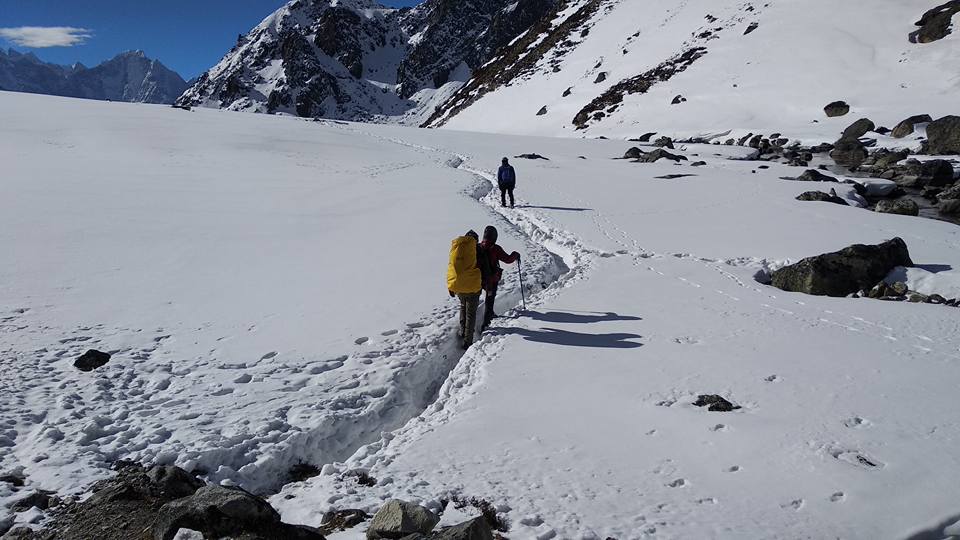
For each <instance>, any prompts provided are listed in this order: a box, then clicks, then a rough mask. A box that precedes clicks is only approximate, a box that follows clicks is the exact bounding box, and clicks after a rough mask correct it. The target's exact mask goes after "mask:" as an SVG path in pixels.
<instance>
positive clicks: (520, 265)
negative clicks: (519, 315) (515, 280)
mask: <svg viewBox="0 0 960 540" xmlns="http://www.w3.org/2000/svg"><path fill="white" fill-rule="evenodd" d="M517 273H519V274H520V299H521V300H523V310H524V311H526V310H527V298H526V295H524V294H523V262H522V261H521V260H520V259H517Z"/></svg>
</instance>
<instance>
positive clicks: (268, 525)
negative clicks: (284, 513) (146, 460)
mask: <svg viewBox="0 0 960 540" xmlns="http://www.w3.org/2000/svg"><path fill="white" fill-rule="evenodd" d="M180 529H191V530H194V531H199V532H202V533H203V534H204V537H205V538H221V537H235V538H263V539H270V540H272V539H276V540H286V539H289V540H323V539H324V537H323V535H322V534H320V533H319V532H318V531H316V530H315V529H311V528H309V527H303V526H294V525H287V524H285V523H282V522H281V521H280V514H279V513H277V511H276V510H274V509H273V507H272V506H270V505H269V504H268V503H267V501H265V500H263V499H261V498H260V497H257V496H256V495H253V494H251V493H248V492H246V491H244V490H242V489H239V488H226V487H222V486H204V487H202V488H200V489H198V490H197V492H196V493H194V494H193V495H191V496H189V497H184V498H182V499H177V500H175V501H173V502H169V503H167V504H165V505H163V507H161V508H160V511H159V513H158V514H157V518H156V520H155V521H154V523H153V527H152V532H153V538H154V540H172V539H173V538H174V536H176V534H177V531H179V530H180Z"/></svg>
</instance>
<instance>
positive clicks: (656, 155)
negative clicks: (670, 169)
mask: <svg viewBox="0 0 960 540" xmlns="http://www.w3.org/2000/svg"><path fill="white" fill-rule="evenodd" d="M658 159H670V160H673V161H676V162H678V163H679V162H680V161H687V158H686V157H685V156H681V155H679V154H671V153H670V152H667V151H666V150H664V149H663V148H657V149H656V150H654V151H652V152H647V153H646V154H644V155H643V156H641V157H640V158H639V159H638V160H637V161H638V162H639V163H653V162H655V161H657V160H658Z"/></svg>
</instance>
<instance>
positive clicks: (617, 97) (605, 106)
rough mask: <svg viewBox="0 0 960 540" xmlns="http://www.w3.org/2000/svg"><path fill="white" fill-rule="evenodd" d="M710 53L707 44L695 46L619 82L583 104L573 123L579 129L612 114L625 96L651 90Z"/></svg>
mask: <svg viewBox="0 0 960 540" xmlns="http://www.w3.org/2000/svg"><path fill="white" fill-rule="evenodd" d="M706 54H707V48H706V47H692V48H690V49H687V50H685V51H683V52H682V53H680V54H678V55H676V56H674V57H672V58H669V59H667V60H665V61H664V62H662V63H660V64H659V65H657V66H656V67H654V68H653V69H650V70H648V71H646V72H644V73H641V74H640V75H637V76H635V77H631V78H629V79H625V80H623V81H620V82H618V83H617V84H615V85H613V86H612V87H611V88H610V89H609V90H607V91H606V92H604V93H603V94H601V95H600V96H599V97H597V98H596V99H594V100H593V101H591V102H590V103H589V104H587V105H586V106H585V107H584V108H582V109H581V110H580V112H578V113H577V115H576V116H575V117H574V118H573V125H574V126H576V127H577V129H584V128H586V127H587V126H588V125H589V124H590V122H592V121H596V120H600V119H602V118H604V117H605V116H607V115H608V114H611V113H613V112H616V110H617V109H618V108H619V107H620V104H621V103H622V102H623V99H624V97H626V96H628V95H631V94H645V93H647V92H648V91H649V90H650V88H651V87H653V85H655V84H657V83H661V82H665V81H669V80H670V79H672V78H673V77H674V76H675V75H676V74H678V73H681V72H683V71H686V70H687V68H689V67H690V66H691V65H693V63H694V62H696V61H697V60H699V59H700V58H703V56H704V55H706Z"/></svg>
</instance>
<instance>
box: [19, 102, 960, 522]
mask: <svg viewBox="0 0 960 540" xmlns="http://www.w3.org/2000/svg"><path fill="white" fill-rule="evenodd" d="M41 111H42V113H41ZM0 117H2V118H4V123H3V125H2V126H0V159H2V162H3V163H5V164H6V166H5V168H4V170H3V176H2V178H0V185H2V187H3V191H4V197H3V198H2V199H0V220H2V221H0V223H2V227H0V249H2V250H3V252H4V253H7V254H8V257H9V259H8V260H9V261H11V262H10V263H9V264H6V265H3V266H2V267H0V313H2V314H3V315H2V317H0V352H2V355H0V365H2V368H3V372H4V375H3V377H4V379H3V380H4V384H3V389H2V390H0V414H2V416H0V430H2V431H0V445H4V448H3V449H2V450H3V453H0V471H6V470H10V469H15V468H17V467H22V468H23V472H24V473H25V474H26V476H27V480H28V482H29V483H30V485H31V486H34V487H42V488H45V489H53V490H58V491H61V492H70V491H77V490H80V489H82V488H83V487H84V486H85V483H86V482H89V481H91V480H93V479H96V478H100V477H103V476H104V475H106V474H108V473H107V470H106V467H107V464H108V462H109V461H110V460H112V459H119V458H126V459H137V460H143V461H151V462H175V463H177V464H180V465H182V466H185V467H187V468H193V469H200V470H202V471H205V472H206V473H207V474H208V478H209V479H210V480H213V481H226V482H236V483H239V484H241V485H244V486H246V487H248V488H251V489H255V490H262V491H270V490H272V489H276V488H279V486H280V484H281V483H283V476H284V474H285V472H286V470H287V469H288V468H289V467H290V466H291V465H293V464H295V463H297V462H298V461H302V462H306V463H311V464H314V465H317V466H324V470H323V474H322V475H321V476H318V477H316V478H314V479H311V480H308V481H306V482H303V483H297V484H290V485H287V486H286V487H284V488H283V490H282V491H281V492H280V493H279V494H277V495H276V496H274V497H272V498H271V502H272V503H273V504H274V505H275V506H277V507H278V508H280V509H281V511H282V512H283V514H284V517H285V519H287V520H288V521H294V522H304V523H308V524H317V523H319V520H320V517H321V516H322V514H323V512H324V511H326V510H328V509H330V508H356V507H360V508H367V509H374V508H375V507H376V506H377V505H378V503H380V502H382V500H383V499H385V498H388V497H401V498H406V499H411V500H416V501H420V502H422V503H424V504H426V505H428V506H429V507H432V508H437V509H439V508H440V505H441V501H442V500H444V499H447V498H449V497H450V496H451V495H457V496H460V497H462V498H471V497H478V498H483V499H486V500H488V501H490V502H491V503H493V504H494V505H495V506H497V507H498V508H499V509H500V510H501V511H502V512H503V515H504V516H505V518H506V519H508V520H509V521H510V523H511V528H510V531H509V532H508V533H506V536H509V537H510V538H606V537H609V536H612V537H616V538H619V539H621V540H623V539H627V538H643V537H656V538H691V537H704V538H731V537H735V538H832V537H843V538H906V537H908V536H909V535H910V534H913V533H917V532H922V531H925V530H928V529H933V528H935V527H937V526H941V528H942V525H943V524H945V523H947V522H949V521H955V520H957V519H960V508H958V507H957V503H956V501H957V499H958V495H960V483H958V482H957V481H956V479H957V472H958V471H960V456H958V455H957V453H956V445H957V441H958V440H960V425H958V424H957V422H956V418H957V414H958V412H960V410H958V405H957V403H956V398H955V396H956V395H957V393H958V390H960V333H958V331H960V318H958V312H957V311H956V309H951V308H946V307H942V306H934V305H916V304H905V303H886V302H880V301H873V300H865V299H836V298H820V297H807V296H804V295H799V294H789V293H782V292H780V291H778V290H775V289H771V288H769V287H766V286H763V285H760V284H758V283H756V282H755V281H754V279H753V276H754V274H756V273H757V272H760V271H764V270H768V269H769V268H772V267H776V266H779V265H782V264H784V263H786V262H788V261H793V260H798V259H800V258H802V257H805V256H808V255H814V254H818V253H822V252H825V251H831V250H834V249H838V248H841V247H844V246H846V245H848V244H851V243H857V242H860V243H873V242H878V241H881V240H885V239H888V238H891V237H894V236H900V237H902V238H904V239H905V240H906V242H907V244H908V245H909V247H910V252H911V255H912V257H913V260H914V261H915V262H916V263H917V264H918V265H920V267H919V268H917V269H910V270H909V271H908V272H905V273H901V274H903V275H905V276H906V277H907V278H908V279H909V281H910V283H911V285H912V286H913V287H912V288H916V289H919V290H923V291H924V292H927V291H929V292H933V291H937V292H940V293H941V294H944V295H945V296H948V297H950V296H958V295H960V250H958V249H957V248H958V247H960V236H958V230H960V229H958V228H957V227H956V226H955V225H952V224H949V223H944V222H938V221H932V220H927V219H922V218H911V217H903V216H894V215H886V214H876V213H873V212H870V211H867V210H863V209H859V208H854V207H842V206H838V205H831V204H828V203H811V202H799V201H796V200H794V197H795V196H796V195H797V194H799V193H801V192H803V191H807V190H809V189H815V188H816V186H814V187H811V186H810V185H809V184H803V183H797V182H788V181H784V180H780V179H779V177H781V176H795V175H796V174H797V173H799V172H800V170H798V169H792V168H787V167H785V166H781V165H777V164H771V165H770V168H769V169H760V168H758V166H757V165H758V164H757V163H755V162H749V161H743V160H741V159H731V158H742V157H744V155H745V150H744V149H740V148H734V147H712V146H687V147H684V148H681V149H679V150H678V151H679V152H681V153H683V154H685V155H687V156H689V157H691V158H695V159H702V160H704V161H706V162H707V165H706V166H704V167H692V166H690V165H687V164H684V165H673V164H663V163H658V164H649V165H647V164H636V163H630V162H628V161H625V160H613V159H611V158H613V157H617V156H620V155H622V154H623V152H624V151H625V150H626V149H627V147H628V146H630V144H628V143H624V142H618V141H586V140H576V139H545V138H528V137H518V136H496V135H484V134H473V133H467V132H458V131H453V130H441V131H425V130H413V129H407V128H401V127H387V126H371V125H357V124H342V123H328V122H309V121H303V120H297V119H292V118H278V117H269V116H260V115H242V114H235V113H227V112H219V111H211V110H199V111H195V112H193V113H187V112H184V111H179V110H173V109H168V108H162V107H150V106H133V105H124V104H116V103H96V102H83V101H73V100H64V99H58V98H49V97H38V96H25V95H18V94H9V93H0ZM525 152H536V153H539V154H542V155H544V156H547V157H548V158H550V160H549V161H542V160H541V161H527V160H519V159H516V160H514V163H515V165H516V167H517V170H518V176H519V189H518V196H519V200H518V207H517V208H516V209H513V210H509V209H500V208H498V202H497V201H496V198H497V197H498V195H499V194H487V192H488V191H489V189H490V187H491V184H490V178H491V177H492V174H493V170H494V169H495V167H496V165H497V164H498V163H499V160H500V157H502V156H503V155H508V156H512V155H514V154H519V153H525ZM678 173H681V174H690V175H693V176H687V177H683V178H676V179H659V178H657V177H658V176H664V175H667V174H678ZM487 223H493V224H497V225H498V226H499V228H500V229H501V239H502V240H501V244H503V245H504V247H505V248H506V249H507V250H508V251H511V250H513V249H516V250H518V251H520V252H521V253H523V254H524V259H523V262H524V271H525V276H524V277H525V283H526V284H527V292H528V298H527V301H528V302H527V310H519V309H518V310H510V308H511V307H513V306H515V305H516V303H517V301H518V300H519V298H518V294H517V293H518V291H517V281H516V273H515V271H514V269H513V268H509V267H508V268H507V270H506V275H507V276H508V283H507V285H506V294H504V295H503V298H502V305H500V306H499V309H500V311H501V312H503V313H504V315H505V316H504V317H503V318H501V319H499V320H498V321H497V322H496V323H495V324H494V329H493V331H491V332H490V333H488V334H487V335H485V337H484V338H483V339H482V340H480V341H479V342H478V343H477V344H476V345H475V346H474V347H472V348H471V349H470V350H469V351H467V353H466V354H465V355H463V356H462V358H461V357H460V355H459V354H457V353H455V351H454V348H453V341H454V340H453V317H454V315H453V313H454V303H453V301H451V300H449V299H448V298H447V297H446V292H445V291H444V290H443V276H444V271H445V267H446V258H447V249H448V245H449V240H450V239H451V238H453V237H454V236H456V235H459V234H462V233H463V232H464V231H465V230H466V229H468V228H474V229H478V230H479V229H480V228H481V227H483V226H484V225H486V224H487ZM87 348H100V349H103V350H107V351H112V352H114V353H115V356H114V358H113V359H112V360H111V362H110V363H109V364H108V365H107V366H105V367H104V368H101V369H100V370H98V371H95V372H92V373H80V372H78V371H76V370H75V369H74V368H73V367H72V361H73V359H74V358H76V356H77V355H78V354H80V353H82V352H83V351H84V350H86V349H87ZM451 370H452V371H451ZM441 383H442V387H440V388H438V385H440V384H441ZM697 394H721V395H724V396H725V397H727V398H728V399H730V400H731V401H733V402H735V403H736V404H739V405H741V406H743V409H741V410H738V411H735V412H731V413H714V412H707V411H705V410H702V409H698V408H696V407H693V406H692V405H691V403H692V401H693V400H694V399H695V398H696V395H697ZM434 398H436V399H435V400H434ZM411 418H412V420H410V421H409V422H407V420H408V419H411ZM404 423H405V425H402V424H404ZM381 432H388V433H383V434H382V435H381ZM358 468H359V469H364V470H367V471H369V474H370V475H372V476H373V477H375V478H376V479H377V480H378V482H377V485H376V486H374V487H364V486H361V485H358V484H357V482H356V481H355V480H354V479H353V478H352V477H350V476H344V475H343V474H342V473H345V472H347V471H350V470H352V469H358ZM3 490H7V491H3ZM12 496H13V494H12V493H11V492H10V491H9V488H8V487H7V485H6V484H4V483H0V498H3V500H4V501H9V500H11V498H12ZM0 519H2V514H0ZM361 532H362V529H361V530H358V531H355V532H354V533H353V534H352V535H345V536H344V537H348V536H357V535H359V534H360V533H361Z"/></svg>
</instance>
